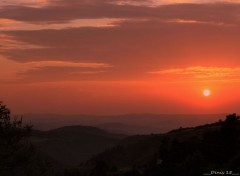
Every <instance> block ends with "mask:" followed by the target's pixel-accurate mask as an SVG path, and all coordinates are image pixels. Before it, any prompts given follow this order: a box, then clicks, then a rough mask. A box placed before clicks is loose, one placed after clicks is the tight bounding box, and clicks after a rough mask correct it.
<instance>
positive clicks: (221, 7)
mask: <svg viewBox="0 0 240 176" xmlns="http://www.w3.org/2000/svg"><path fill="white" fill-rule="evenodd" d="M239 2H240V1H238V0H232V1H231V0H228V1H224V0H221V1H220V0H215V1H208V0H205V1H202V0H201V1H199V0H179V1H177V0H164V1H162V0H161V1H160V0H159V1H158V0H153V1H150V0H142V1H134V0H81V1H80V0H57V1H50V0H9V1H3V2H0V24H1V25H0V40H1V44H0V74H1V77H0V92H1V97H0V100H2V101H4V103H6V104H7V105H8V106H9V107H10V108H11V109H12V110H13V111H14V112H15V113H64V114H77V113H85V114H124V113H146V112H149V113H170V114H175V113H181V114H189V113H190V114H197V113H203V114H206V113H233V112H239V111H238V104H239V103H240V101H239V99H240V93H239V91H238V90H240V59H239V58H240V50H239V46H240V32H239V31H240V18H239V12H240V4H239ZM204 89H209V90H210V91H211V93H212V94H211V96H209V97H204V96H203V94H202V92H203V90H204Z"/></svg>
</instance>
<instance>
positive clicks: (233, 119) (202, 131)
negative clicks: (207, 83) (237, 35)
mask: <svg viewBox="0 0 240 176" xmlns="http://www.w3.org/2000/svg"><path fill="white" fill-rule="evenodd" d="M31 132H32V127H31V125H23V122H22V119H21V118H15V119H13V118H12V117H11V114H10V110H9V109H8V108H7V107H6V106H5V105H3V104H2V103H0V175H1V176H125V175H129V176H135V175H136V176H137V175H145V176H159V175H163V176H175V175H176V176H182V175H184V176H198V175H199V176H200V175H203V174H207V173H212V174H213V175H220V173H221V175H223V173H224V174H225V175H232V174H238V173H240V151H239V148H240V122H239V117H238V116H237V115H236V114H232V115H229V116H227V117H226V120H225V121H219V122H217V123H213V124H207V125H204V126H198V127H194V128H179V129H177V130H173V131H171V132H169V133H166V134H152V135H136V136H131V137H128V138H125V139H123V140H122V141H121V142H120V144H118V145H116V146H115V147H112V148H111V149H109V150H107V151H105V152H103V153H101V154H99V155H96V156H94V157H92V159H91V160H89V161H87V162H85V163H82V164H80V163H76V165H77V167H74V168H72V167H71V168H69V167H66V166H63V165H62V163H59V162H57V161H56V160H54V159H53V158H51V157H49V155H47V154H46V153H44V152H43V151H39V150H38V149H37V148H36V147H35V146H34V145H32V143H31V142H30V140H29V139H30V136H31ZM104 135H105V134H104ZM63 155H64V153H63Z"/></svg>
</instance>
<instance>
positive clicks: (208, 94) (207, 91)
mask: <svg viewBox="0 0 240 176" xmlns="http://www.w3.org/2000/svg"><path fill="white" fill-rule="evenodd" d="M203 95H204V96H205V97H209V96H210V95H211V91H210V90H208V89H205V90H203Z"/></svg>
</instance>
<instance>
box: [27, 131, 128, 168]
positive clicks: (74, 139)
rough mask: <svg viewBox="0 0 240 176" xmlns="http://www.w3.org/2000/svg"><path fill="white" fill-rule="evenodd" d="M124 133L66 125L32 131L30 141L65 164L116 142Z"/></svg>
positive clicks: (84, 158) (78, 161) (89, 155)
mask: <svg viewBox="0 0 240 176" xmlns="http://www.w3.org/2000/svg"><path fill="white" fill-rule="evenodd" d="M124 137H125V135H120V134H112V133H109V132H106V131H104V130H101V129H98V128H95V127H87V126H66V127H62V128H58V129H54V130H50V131H37V130H34V131H33V132H32V137H31V141H32V143H33V145H34V146H35V147H37V148H38V149H39V150H40V151H41V152H43V153H46V154H47V155H48V156H50V157H51V158H53V159H55V160H56V161H58V162H59V163H63V164H65V165H72V166H74V165H78V164H79V163H81V162H84V161H86V160H88V159H89V158H90V157H92V156H93V155H96V154H98V153H101V152H103V151H104V150H106V149H109V148H111V147H112V146H114V145H115V144H117V143H118V142H119V141H120V140H121V139H123V138H124Z"/></svg>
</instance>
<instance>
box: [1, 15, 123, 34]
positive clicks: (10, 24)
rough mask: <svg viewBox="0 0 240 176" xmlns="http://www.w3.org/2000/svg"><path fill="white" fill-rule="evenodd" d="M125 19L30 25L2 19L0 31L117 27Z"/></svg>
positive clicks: (99, 19)
mask: <svg viewBox="0 0 240 176" xmlns="http://www.w3.org/2000/svg"><path fill="white" fill-rule="evenodd" d="M121 21H124V19H115V18H98V19H78V20H70V21H66V22H61V23H58V22H52V23H47V22H45V23H44V22H39V23H28V22H24V21H18V20H13V19H7V18H0V31H36V30H47V29H55V30H61V29H67V28H80V27H95V28H101V27H104V28H106V27H115V26H116V25H117V24H118V23H119V22H121Z"/></svg>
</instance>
